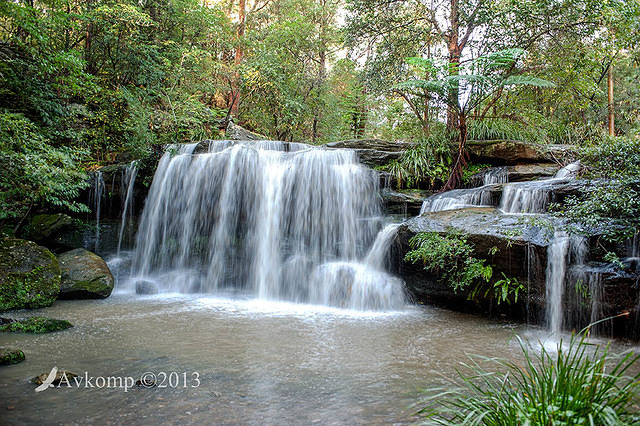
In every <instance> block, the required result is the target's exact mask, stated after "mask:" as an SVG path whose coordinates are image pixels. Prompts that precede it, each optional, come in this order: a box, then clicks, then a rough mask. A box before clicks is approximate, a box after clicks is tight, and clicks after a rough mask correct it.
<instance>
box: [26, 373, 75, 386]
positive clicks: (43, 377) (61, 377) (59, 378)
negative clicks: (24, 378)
mask: <svg viewBox="0 0 640 426" xmlns="http://www.w3.org/2000/svg"><path fill="white" fill-rule="evenodd" d="M50 374H51V372H48V373H42V374H40V375H39V376H36V377H34V378H33V379H31V383H33V384H35V385H41V384H43V383H45V382H48V383H50V384H52V385H54V386H58V385H59V384H60V383H61V382H62V383H65V381H66V380H68V379H72V378H74V377H78V375H77V374H75V373H72V372H70V371H65V370H56V371H55V377H54V378H53V380H51V379H50V378H49V375H50Z"/></svg>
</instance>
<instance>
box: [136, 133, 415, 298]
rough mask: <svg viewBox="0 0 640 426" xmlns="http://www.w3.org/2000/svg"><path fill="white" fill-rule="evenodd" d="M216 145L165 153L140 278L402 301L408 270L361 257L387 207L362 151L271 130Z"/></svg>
mask: <svg viewBox="0 0 640 426" xmlns="http://www.w3.org/2000/svg"><path fill="white" fill-rule="evenodd" d="M208 148H209V149H208V152H204V153H198V154H194V149H195V145H193V144H192V145H188V146H180V147H175V148H170V149H169V150H168V152H167V153H166V154H165V155H164V156H163V157H162V159H161V160H160V163H159V165H158V168H157V171H156V174H155V176H154V180H153V184H152V186H151V189H150V192H149V196H148V198H147V201H146V203H145V208H144V211H143V214H142V218H141V222H140V228H139V230H138V234H137V238H136V248H135V251H134V255H133V269H132V277H134V278H133V280H138V279H144V280H152V281H154V282H155V283H157V284H158V286H159V287H160V288H161V289H162V290H167V291H180V292H202V293H210V292H215V291H219V290H233V291H244V292H248V293H251V294H254V295H257V296H258V297H260V298H265V299H275V300H288V301H294V302H302V303H321V304H328V305H333V306H339V307H347V308H352V309H397V308H400V307H402V306H403V305H404V303H405V296H404V289H403V285H402V282H401V281H400V280H399V279H397V278H393V277H390V276H388V275H386V274H385V273H383V272H382V271H380V270H378V269H376V268H372V267H371V266H367V265H366V264H362V263H358V262H359V260H361V259H363V258H364V257H365V255H366V254H367V249H368V248H369V247H370V246H371V245H372V243H373V242H374V238H375V236H376V233H377V232H376V231H377V230H378V229H379V227H380V215H381V209H380V205H379V200H378V186H379V181H378V177H377V175H376V173H375V172H374V171H372V170H370V169H367V168H365V167H362V166H360V165H359V164H358V162H357V160H356V154H355V152H353V151H347V150H324V149H316V148H313V147H311V146H309V145H304V144H295V143H284V142H274V141H255V142H233V141H212V142H210V144H209V147H208ZM200 149H201V145H200V146H199V147H198V152H199V151H200ZM389 232H391V231H389ZM385 236H386V234H385ZM375 247H376V245H375V244H374V248H375ZM376 250H378V249H376ZM379 250H382V249H379ZM372 256H373V255H372Z"/></svg>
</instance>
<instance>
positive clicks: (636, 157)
mask: <svg viewBox="0 0 640 426" xmlns="http://www.w3.org/2000/svg"><path fill="white" fill-rule="evenodd" d="M582 154H583V157H582V158H583V160H582V161H583V163H584V165H585V166H586V173H585V177H587V178H589V179H592V180H593V182H592V184H590V185H585V186H583V187H582V188H581V194H580V195H578V196H573V197H569V198H568V199H566V200H565V204H564V206H563V207H562V208H561V209H560V210H559V211H558V214H560V215H562V216H565V217H568V218H570V219H571V221H572V222H573V223H575V224H577V228H578V230H579V231H580V232H586V233H594V232H600V233H604V236H605V238H607V239H608V240H610V241H623V240H626V239H628V238H630V237H632V236H633V235H634V234H635V233H636V232H637V231H638V229H640V139H637V138H605V139H604V140H603V141H602V142H601V143H599V144H597V145H594V146H590V147H587V148H585V149H583V153H582Z"/></svg>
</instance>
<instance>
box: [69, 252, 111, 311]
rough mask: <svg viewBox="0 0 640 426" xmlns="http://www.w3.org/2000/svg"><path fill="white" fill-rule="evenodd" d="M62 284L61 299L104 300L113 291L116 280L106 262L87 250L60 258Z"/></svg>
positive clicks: (70, 253)
mask: <svg viewBox="0 0 640 426" xmlns="http://www.w3.org/2000/svg"><path fill="white" fill-rule="evenodd" d="M58 260H59V261H60V271H61V273H62V282H61V284H60V298H61V299H102V298H105V297H109V295H110V294H111V291H113V286H114V279H113V275H112V274H111V271H110V270H109V267H108V266H107V264H106V263H105V261H104V260H103V259H102V258H101V257H100V256H98V255H97V254H95V253H92V252H90V251H88V250H85V249H75V250H71V251H69V252H66V253H63V254H61V255H60V256H58Z"/></svg>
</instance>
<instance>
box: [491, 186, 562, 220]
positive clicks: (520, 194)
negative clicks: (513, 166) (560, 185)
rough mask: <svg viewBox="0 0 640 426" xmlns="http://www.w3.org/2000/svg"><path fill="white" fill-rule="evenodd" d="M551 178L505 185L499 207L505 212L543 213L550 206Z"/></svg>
mask: <svg viewBox="0 0 640 426" xmlns="http://www.w3.org/2000/svg"><path fill="white" fill-rule="evenodd" d="M551 189H552V187H551V186H550V185H549V180H542V181H538V182H518V183H511V184H509V185H505V187H504V190H503V191H502V198H501V199H500V206H499V209H500V210H501V211H503V212H504V213H543V212H544V211H545V210H546V209H547V207H548V206H549V202H550V198H549V195H550V193H551Z"/></svg>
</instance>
